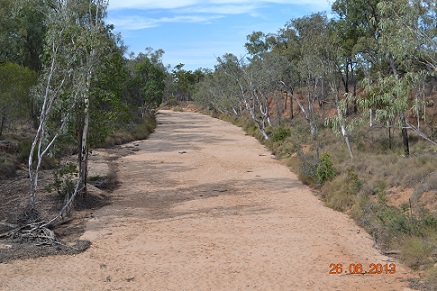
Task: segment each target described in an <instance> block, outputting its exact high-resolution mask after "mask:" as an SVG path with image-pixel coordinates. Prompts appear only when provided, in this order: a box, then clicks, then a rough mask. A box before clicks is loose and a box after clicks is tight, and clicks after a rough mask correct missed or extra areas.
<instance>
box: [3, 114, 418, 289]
mask: <svg viewBox="0 0 437 291" xmlns="http://www.w3.org/2000/svg"><path fill="white" fill-rule="evenodd" d="M158 121H159V125H158V128H157V130H156V132H155V133H154V134H153V135H152V136H151V137H150V138H149V139H148V140H146V141H140V142H137V143H139V146H138V148H139V149H140V150H139V151H138V152H136V153H135V154H133V155H130V156H125V157H123V158H121V159H119V160H118V161H117V163H118V167H119V178H120V180H121V182H122V185H121V188H119V189H118V190H116V191H115V192H113V193H112V194H111V195H112V196H113V203H112V205H110V206H107V207H104V208H102V209H100V210H98V211H96V212H95V214H94V218H92V219H91V220H90V221H89V222H88V223H87V231H86V232H85V234H84V235H83V237H82V238H83V239H89V240H91V241H92V247H91V248H90V249H89V250H87V251H86V252H84V253H82V254H79V255H76V256H55V257H47V258H39V259H34V260H27V261H14V262H12V263H8V264H0V290H409V289H408V288H407V286H408V282H407V281H406V280H407V278H410V277H412V276H413V275H414V273H412V272H411V271H409V270H408V269H407V268H405V267H403V266H401V265H400V264H399V262H394V263H396V265H397V273H396V274H395V275H391V274H383V275H368V274H366V275H330V274H329V270H330V264H332V263H342V264H343V265H344V266H345V270H347V269H348V266H349V264H352V263H355V264H358V263H361V264H363V266H364V268H365V269H368V266H369V264H371V263H381V264H386V263H387V262H393V260H392V259H390V258H388V257H387V256H384V255H381V254H380V253H379V252H378V250H377V249H375V248H374V247H373V241H372V238H371V237H370V236H369V235H368V234H367V233H366V232H365V231H364V230H362V229H361V228H360V227H358V226H357V225H356V224H355V223H354V222H353V221H352V220H351V219H350V218H348V217H347V216H346V215H345V214H343V213H339V212H336V211H334V210H331V209H329V208H327V207H325V206H323V203H322V202H320V201H319V200H318V199H317V198H316V196H315V195H314V194H313V193H312V192H311V191H310V189H309V188H308V187H306V186H304V185H302V184H301V183H300V182H299V181H298V180H297V178H296V176H295V175H294V174H293V173H291V172H290V171H289V170H288V169H287V168H286V167H285V166H283V165H281V164H280V162H278V161H276V160H275V159H274V157H273V156H272V155H271V154H270V153H269V152H268V151H267V150H266V149H265V148H264V147H263V146H262V145H260V144H259V143H258V142H257V141H256V140H255V139H254V138H252V137H249V136H245V134H244V132H243V131H242V130H241V129H240V128H238V127H235V126H233V125H230V124H228V123H226V122H223V121H220V120H217V119H213V118H211V117H208V116H203V115H199V114H195V113H191V112H182V113H181V112H172V111H161V112H160V114H159V115H158Z"/></svg>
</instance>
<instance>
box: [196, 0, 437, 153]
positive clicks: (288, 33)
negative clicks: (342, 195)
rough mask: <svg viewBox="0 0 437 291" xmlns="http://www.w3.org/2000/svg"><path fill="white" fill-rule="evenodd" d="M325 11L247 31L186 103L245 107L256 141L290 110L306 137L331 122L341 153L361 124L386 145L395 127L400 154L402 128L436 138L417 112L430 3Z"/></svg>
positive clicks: (426, 89) (435, 31)
mask: <svg viewBox="0 0 437 291" xmlns="http://www.w3.org/2000/svg"><path fill="white" fill-rule="evenodd" d="M332 11H333V13H334V15H335V16H334V17H333V18H332V19H329V18H328V17H327V16H326V14H324V13H315V14H311V15H307V16H304V17H300V18H296V19H291V20H290V21H289V22H288V23H286V24H285V26H284V27H282V28H280V29H279V30H278V31H277V32H276V33H265V32H261V31H256V32H253V33H252V34H250V35H248V36H247V42H246V43H245V48H246V51H247V55H246V56H244V57H237V56H235V55H233V54H231V53H228V54H225V55H224V56H223V57H220V58H218V60H217V62H218V64H217V65H216V66H215V69H214V71H212V72H210V73H208V74H206V76H205V78H204V79H203V81H202V82H200V83H198V85H197V87H196V90H195V93H194V99H195V101H197V102H198V103H200V104H202V105H203V106H206V107H208V108H210V109H212V110H214V111H217V112H219V113H223V114H227V115H233V116H241V115H244V114H249V115H250V117H251V118H252V120H253V121H254V122H255V123H256V125H257V127H258V129H259V131H260V132H261V133H262V135H263V137H264V138H265V139H266V140H268V139H269V138H270V135H269V133H268V131H269V130H268V129H269V128H271V127H272V126H277V125H279V124H281V123H284V122H288V123H290V122H292V121H293V119H294V118H295V112H296V111H295V109H298V110H299V111H300V113H301V115H302V116H303V118H304V119H305V120H306V122H307V124H308V127H309V134H310V135H311V136H313V137H314V138H317V135H318V132H319V129H320V127H323V126H331V127H333V128H334V129H335V130H336V131H337V132H338V133H340V134H341V136H342V137H343V139H344V142H345V144H346V145H347V148H348V151H349V154H350V157H351V158H353V152H352V148H351V145H350V133H349V132H350V131H354V129H355V128H356V127H357V126H359V125H362V124H364V123H368V124H369V125H370V127H373V128H375V127H381V128H386V129H387V132H388V136H389V140H390V143H392V142H393V138H394V134H393V133H394V131H395V130H399V131H400V132H401V133H402V141H403V148H404V149H403V151H404V155H405V156H408V155H409V154H410V148H409V131H413V132H415V133H416V134H417V135H419V136H420V137H421V138H424V139H426V140H427V141H429V142H431V143H433V144H434V145H437V143H436V142H435V139H436V137H437V128H436V127H435V124H433V123H432V121H433V118H432V117H434V118H435V116H431V118H427V117H428V114H429V110H427V109H428V108H431V106H433V102H434V101H433V100H435V98H434V96H433V94H434V92H435V91H434V87H435V84H436V73H435V72H436V68H437V66H436V65H437V50H436V47H437V46H436V44H437V14H436V13H437V7H436V3H435V1H430V0H413V1H407V0H400V1H381V0H371V1H362V0H355V1H346V0H337V1H334V3H333V4H332ZM331 109H334V110H335V112H336V113H335V114H332V113H329V111H330V110H331ZM331 111H332V110H331ZM284 116H287V119H285V120H284Z"/></svg>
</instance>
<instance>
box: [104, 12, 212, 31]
mask: <svg viewBox="0 0 437 291" xmlns="http://www.w3.org/2000/svg"><path fill="white" fill-rule="evenodd" d="M218 18H221V16H195V15H191V16H190V15H185V16H175V17H162V18H147V17H141V16H127V17H120V18H117V17H112V18H111V19H110V20H109V22H110V23H112V24H114V25H115V26H116V27H117V29H121V30H140V29H146V28H152V27H157V26H160V25H161V24H164V23H208V22H210V21H211V20H213V19H218Z"/></svg>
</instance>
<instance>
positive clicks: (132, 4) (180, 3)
mask: <svg viewBox="0 0 437 291" xmlns="http://www.w3.org/2000/svg"><path fill="white" fill-rule="evenodd" d="M198 2H199V1H198V0H109V7H108V8H109V9H111V10H115V9H176V8H182V7H187V6H190V5H194V4H198Z"/></svg>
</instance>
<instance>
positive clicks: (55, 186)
mask: <svg viewBox="0 0 437 291" xmlns="http://www.w3.org/2000/svg"><path fill="white" fill-rule="evenodd" d="M53 173H54V180H53V182H52V183H51V184H49V185H48V186H47V187H46V190H47V191H48V192H52V191H56V192H57V193H58V195H59V197H60V198H61V199H68V198H70V196H71V195H72V193H73V192H74V188H75V185H76V183H75V180H76V179H78V178H77V177H78V175H79V172H78V170H77V166H76V164H74V163H67V164H66V165H63V166H61V167H60V168H58V169H56V170H55V171H54V172H53Z"/></svg>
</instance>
